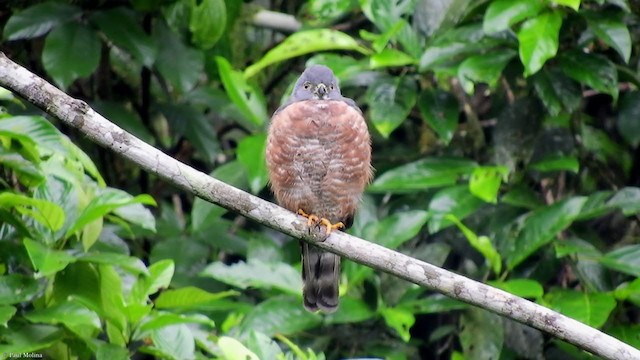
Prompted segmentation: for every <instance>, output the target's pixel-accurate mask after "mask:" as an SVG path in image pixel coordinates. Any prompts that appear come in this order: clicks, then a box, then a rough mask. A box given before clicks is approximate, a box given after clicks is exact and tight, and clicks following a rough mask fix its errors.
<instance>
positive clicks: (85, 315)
mask: <svg viewBox="0 0 640 360" xmlns="http://www.w3.org/2000/svg"><path fill="white" fill-rule="evenodd" d="M24 317H25V318H26V319H27V320H29V321H31V322H33V323H41V324H49V325H56V324H62V325H64V326H66V327H67V328H68V329H70V330H71V331H73V332H74V333H75V334H77V335H79V336H81V337H86V338H89V339H90V338H91V337H92V336H91V334H97V333H99V332H100V330H101V327H102V324H101V322H100V318H99V317H98V314H96V313H95V312H94V311H91V310H89V309H87V308H86V307H85V306H83V305H82V304H80V303H79V302H77V301H73V300H70V301H65V302H62V303H59V304H55V305H53V306H49V307H46V308H42V309H37V310H33V311H31V312H29V313H26V314H25V315H24Z"/></svg>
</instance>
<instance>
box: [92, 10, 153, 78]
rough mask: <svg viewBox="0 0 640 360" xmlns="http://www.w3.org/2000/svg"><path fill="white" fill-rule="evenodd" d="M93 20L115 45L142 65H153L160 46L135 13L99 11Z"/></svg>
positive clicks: (127, 11)
mask: <svg viewBox="0 0 640 360" xmlns="http://www.w3.org/2000/svg"><path fill="white" fill-rule="evenodd" d="M91 20H92V21H94V22H95V23H96V24H98V27H99V29H100V31H102V32H103V33H104V34H105V36H106V37H107V38H108V39H109V41H111V42H113V44H114V45H116V46H118V47H120V48H122V49H124V50H126V51H127V52H129V53H130V54H131V55H132V56H133V58H134V59H136V60H137V61H138V62H140V63H141V64H143V65H145V66H147V67H150V66H151V65H153V63H154V62H155V60H156V56H157V55H158V44H157V43H156V40H155V39H153V38H151V37H150V36H149V35H147V34H146V33H145V32H144V30H143V29H142V27H141V26H140V24H139V22H138V20H137V19H136V18H135V14H134V13H133V12H131V11H129V10H128V9H125V8H124V7H117V8H113V9H109V10H104V11H97V12H96V13H94V14H93V15H92V16H91Z"/></svg>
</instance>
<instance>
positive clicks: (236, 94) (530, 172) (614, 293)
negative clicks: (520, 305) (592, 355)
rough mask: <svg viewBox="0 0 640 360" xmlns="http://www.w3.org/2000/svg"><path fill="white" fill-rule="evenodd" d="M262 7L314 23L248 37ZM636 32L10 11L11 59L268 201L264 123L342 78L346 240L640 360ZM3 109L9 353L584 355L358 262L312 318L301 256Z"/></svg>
mask: <svg viewBox="0 0 640 360" xmlns="http://www.w3.org/2000/svg"><path fill="white" fill-rule="evenodd" d="M261 6H262V7H263V8H267V9H269V10H273V11H277V12H281V13H285V14H291V15H293V16H295V17H296V18H297V19H299V21H301V23H302V27H301V28H300V29H293V28H292V27H296V26H297V25H296V24H295V23H293V25H287V26H285V25H286V24H284V23H283V22H282V21H276V22H275V23H273V22H272V23H271V25H270V26H271V27H268V26H266V25H265V24H266V22H264V21H259V22H258V23H256V22H257V21H256V20H255V19H257V18H255V15H256V13H258V12H260V7H261ZM632 6H633V5H632ZM261 15H265V14H264V13H261ZM639 15H640V9H638V8H633V7H630V4H629V3H628V2H627V0H585V1H581V0H556V1H547V0H536V1H531V0H484V1H471V0H444V1H443V0H391V1H390V0H310V1H307V2H303V1H259V2H257V4H254V3H243V2H240V1H235V0H227V1H223V0H200V1H196V0H164V1H150V0H131V1H130V2H129V1H100V2H93V1H43V2H41V1H39V2H29V1H20V0H14V1H9V9H0V25H1V29H3V30H2V42H1V43H0V50H2V51H3V52H5V53H6V54H7V55H8V56H9V57H10V58H12V59H14V60H15V61H18V62H20V63H22V64H24V65H25V66H27V67H28V68H29V69H31V70H32V71H34V72H36V73H38V74H40V75H42V76H44V77H45V78H47V79H49V80H50V81H52V82H53V83H55V84H56V85H58V86H59V87H60V88H62V89H64V90H65V91H66V92H67V93H69V94H71V95H72V96H74V97H78V98H81V99H84V100H86V101H87V102H88V103H89V104H90V105H91V106H92V107H94V108H95V109H97V111H99V112H100V113H101V114H103V115H105V116H106V117H107V118H109V119H110V120H112V121H114V122H115V123H117V124H118V125H120V126H121V127H123V128H124V129H126V130H128V131H130V132H132V133H133V134H135V135H136V136H138V137H140V138H142V139H143V140H145V141H147V142H149V143H151V144H153V145H154V146H156V147H158V148H160V149H162V150H163V151H165V152H167V153H168V154H170V155H172V156H174V157H175V158H177V159H179V160H181V161H183V162H185V163H187V164H190V165H192V166H194V167H196V168H199V169H202V170H204V171H207V172H211V174H212V176H214V177H216V178H218V179H221V180H223V181H225V182H227V183H230V184H232V185H234V186H237V187H239V188H242V189H245V190H247V191H251V192H253V193H254V194H258V195H260V196H262V197H265V198H269V199H271V194H270V192H269V191H268V188H267V187H266V184H267V177H266V173H265V166H264V155H263V151H264V146H265V130H266V127H267V126H268V117H269V114H270V113H271V112H272V111H273V110H274V109H275V108H277V106H278V105H279V104H280V102H281V101H282V100H283V99H284V98H285V97H286V95H287V94H288V91H289V89H290V86H291V83H292V81H293V80H294V79H295V78H296V77H297V76H298V75H299V73H300V72H301V71H302V70H303V69H304V66H305V64H313V63H322V64H326V65H328V66H329V67H331V68H332V69H333V70H334V72H335V73H336V75H337V76H338V77H339V78H340V80H341V85H342V88H343V92H344V93H345V94H346V95H347V96H349V97H352V98H354V99H355V100H356V101H357V102H358V104H360V106H361V107H362V108H363V110H364V112H365V115H366V117H367V119H368V121H369V124H370V131H371V132H372V135H373V138H374V141H373V147H374V166H375V168H376V169H377V171H376V178H375V180H374V182H373V184H371V186H370V187H369V189H368V191H367V194H366V195H365V198H364V201H363V204H362V206H361V209H360V212H359V213H358V215H357V218H356V221H355V224H354V227H353V228H352V229H351V230H350V231H351V233H352V234H354V235H357V236H360V237H363V238H365V239H368V240H370V241H374V242H377V243H379V244H382V245H384V246H387V247H390V248H393V249H398V250H399V251H401V252H404V253H407V254H410V255H411V256H413V257H416V258H419V259H422V260H426V261H428V262H430V263H432V264H436V265H441V266H444V267H445V268H448V269H451V270H453V271H456V272H458V273H461V274H464V275H466V276H468V277H471V278H474V279H478V280H481V281H484V282H487V283H490V284H492V285H494V286H496V287H499V288H502V289H505V290H507V291H510V292H512V293H514V294H517V295H519V296H522V297H525V298H529V299H532V300H533V301H536V302H538V303H540V304H543V305H545V306H548V307H550V308H552V309H555V310H558V311H560V312H562V313H564V314H566V315H569V316H571V317H573V318H575V319H578V320H580V321H582V322H585V323H587V324H589V325H591V326H593V327H597V328H600V329H602V330H603V331H605V332H607V333H609V334H612V335H614V336H616V337H618V338H620V339H622V340H623V341H625V342H627V343H629V344H631V345H633V346H635V347H639V348H640V325H638V324H639V323H640V241H639V240H638V239H639V237H640V228H639V226H638V225H639V218H638V214H639V213H640V151H639V149H638V145H639V144H640V92H639V90H638V87H639V86H640V75H639V74H638V66H639V58H640V46H638V45H637V44H639V43H640V22H639V20H640V17H639ZM265 16H267V17H269V16H273V15H272V14H266V15H265ZM287 27H288V28H289V30H290V31H293V30H296V31H295V32H293V33H291V34H289V33H287V32H286V28H287ZM283 31H284V32H283ZM0 109H2V110H3V111H2V114H1V115H0V143H1V146H0V172H1V173H0V353H24V352H36V353H39V354H44V355H45V356H46V357H48V358H53V359H65V358H79V359H90V358H97V359H125V358H128V357H133V356H135V357H136V358H140V356H141V355H143V354H150V355H151V356H155V357H158V358H169V359H191V358H211V357H213V358H228V359H240V358H242V359H255V358H261V359H275V358H300V359H316V358H329V359H334V358H345V357H364V356H373V357H381V358H387V359H417V358H420V357H422V358H429V359H436V358H446V359H449V358H450V359H513V358H532V359H533V358H539V357H540V356H542V355H544V356H545V357H546V358H547V359H554V358H557V359H566V358H569V357H571V358H588V357H589V355H588V354H586V353H584V352H581V351H580V350H578V349H577V348H575V347H573V346H571V345H568V344H566V343H563V342H562V341H559V340H554V339H553V338H550V337H548V336H546V335H544V334H542V333H540V332H538V331H535V330H533V329H530V328H527V327H525V326H523V325H520V324H517V323H514V322H512V321H510V320H507V319H503V318H500V317H498V316H496V315H494V314H491V313H488V312H486V311H484V310H481V309H477V308H472V307H470V306H468V305H466V304H463V303H459V302H457V301H454V300H451V299H448V298H445V297H443V296H441V295H438V294H434V293H433V292H431V291H429V290H427V289H424V288H419V287H417V286H414V285H411V284H408V283H406V282H404V281H401V280H398V279H396V278H393V277H391V276H388V275H385V274H382V273H376V272H374V271H372V270H371V269H369V268H366V267H363V266H360V265H357V264H354V263H350V262H345V263H344V265H343V278H342V284H341V292H342V294H343V295H342V303H341V307H340V310H339V311H338V312H337V313H335V314H333V315H329V316H323V315H320V314H311V313H308V312H306V311H304V310H303V308H302V305H301V296H300V291H301V281H300V279H299V273H300V271H299V267H300V265H299V262H300V261H299V252H298V251H299V247H298V243H297V241H296V240H294V239H290V238H287V237H284V236H282V235H281V234H278V233H275V232H273V231H271V230H269V229H267V228H264V227H262V226H260V225H258V224H255V223H251V222H247V221H246V220H245V219H244V218H241V217H238V216H237V215H235V214H233V213H229V212H227V211H226V210H225V209H222V208H220V207H217V206H214V205H212V204H209V203H206V202H204V201H201V200H199V199H194V198H193V197H192V196H191V195H190V194H184V193H179V192H177V191H176V190H175V189H173V188H171V187H169V186H167V184H165V183H163V182H162V181H159V180H158V179H156V178H154V177H153V176H149V175H147V174H145V173H143V172H141V171H140V170H139V169H138V168H136V166H135V165H134V164H131V163H128V162H125V161H123V160H122V159H120V158H118V157H115V156H114V155H113V154H111V153H108V152H106V151H105V150H103V149H101V148H97V147H95V146H94V145H92V144H91V143H89V142H88V141H87V140H86V139H84V138H83V137H82V135H80V134H78V133H76V132H75V131H73V129H69V128H67V127H65V126H62V125H60V124H57V123H56V121H55V119H50V120H51V121H52V122H53V124H54V125H55V126H54V125H51V123H50V122H49V121H47V120H45V119H44V118H43V117H42V112H40V111H39V110H37V109H35V108H33V107H32V106H31V105H30V104H28V103H27V102H25V101H24V100H22V99H18V98H16V97H14V96H13V95H12V94H11V93H10V92H8V91H4V90H2V89H0ZM130 194H133V195H130ZM147 194H148V195H147ZM135 195H137V196H135ZM154 199H155V200H154ZM156 202H157V204H156ZM145 205H146V206H145Z"/></svg>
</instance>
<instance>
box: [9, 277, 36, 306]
mask: <svg viewBox="0 0 640 360" xmlns="http://www.w3.org/2000/svg"><path fill="white" fill-rule="evenodd" d="M39 291H40V289H39V286H38V282H37V281H36V280H34V279H33V278H31V277H28V276H25V275H19V274H10V275H4V276H0V305H12V304H18V303H21V302H25V301H31V300H32V299H33V298H34V297H35V296H36V295H37V294H38V292H39Z"/></svg>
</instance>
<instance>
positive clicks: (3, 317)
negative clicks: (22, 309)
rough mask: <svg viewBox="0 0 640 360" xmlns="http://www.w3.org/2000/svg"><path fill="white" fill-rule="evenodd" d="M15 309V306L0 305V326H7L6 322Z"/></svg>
mask: <svg viewBox="0 0 640 360" xmlns="http://www.w3.org/2000/svg"><path fill="white" fill-rule="evenodd" d="M16 311H17V309H16V308H15V306H4V305H0V326H2V327H7V323H8V322H9V320H11V318H12V317H13V315H15V314H16Z"/></svg>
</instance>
